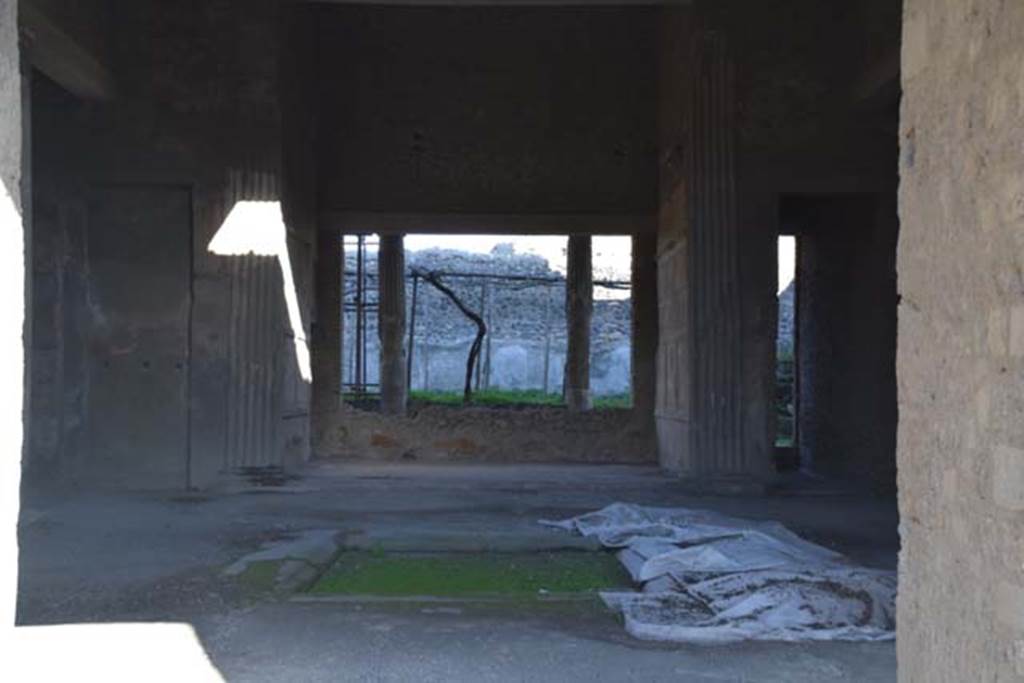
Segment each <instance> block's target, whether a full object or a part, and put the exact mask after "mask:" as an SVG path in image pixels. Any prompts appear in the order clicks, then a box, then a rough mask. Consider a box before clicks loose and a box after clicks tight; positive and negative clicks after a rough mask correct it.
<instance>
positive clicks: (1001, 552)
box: [897, 0, 1024, 682]
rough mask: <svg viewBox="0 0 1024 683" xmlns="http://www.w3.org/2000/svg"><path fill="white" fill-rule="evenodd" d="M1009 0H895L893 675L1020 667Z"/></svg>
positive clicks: (1023, 113)
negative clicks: (899, 89)
mask: <svg viewBox="0 0 1024 683" xmlns="http://www.w3.org/2000/svg"><path fill="white" fill-rule="evenodd" d="M1022 35H1024V3H1021V2H1007V1H1005V0H975V1H972V2H964V1H963V0H907V1H906V6H905V16H904V42H903V55H902V59H903V86H904V99H903V112H902V120H901V125H900V136H901V145H902V154H901V161H900V172H901V176H902V183H901V189H900V217H901V222H902V225H901V233H900V244H899V260H898V272H899V284H900V292H901V295H902V301H901V303H900V309H899V354H898V376H899V396H900V403H899V409H900V425H899V442H898V453H899V492H900V517H901V529H900V532H901V537H902V551H901V556H900V593H899V603H898V609H899V614H898V621H899V638H898V640H897V647H898V650H899V663H900V677H901V680H903V681H908V682H909V681H1011V680H1020V679H1021V678H1024V570H1022V562H1024V559H1022V558H1024V515H1022V513H1024V279H1022V275H1021V274H1022V272H1024V147H1022V144H1024V66H1022V65H1024V41H1022V40H1021V36H1022Z"/></svg>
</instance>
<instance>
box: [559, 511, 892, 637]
mask: <svg viewBox="0 0 1024 683" xmlns="http://www.w3.org/2000/svg"><path fill="white" fill-rule="evenodd" d="M541 524H545V525H547V526H553V527H557V528H560V529H565V530H567V531H575V532H577V533H579V534H581V535H583V536H593V537H595V538H597V540H599V541H600V542H601V544H602V545H604V546H605V547H608V548H617V549H619V550H618V557H619V560H620V561H621V562H622V564H623V565H624V566H625V567H626V569H627V570H628V571H629V573H630V575H631V576H632V577H633V579H634V581H636V582H637V583H638V584H640V585H641V586H642V588H641V592H637V593H602V595H601V597H602V598H603V599H604V601H605V603H606V604H607V605H608V606H609V607H611V608H612V609H615V610H618V611H619V612H621V613H622V615H623V618H624V619H625V622H626V630H628V631H629V633H631V634H632V635H633V636H635V637H637V638H643V639H645V640H667V641H679V642H705V643H722V642H730V641H736V640H789V641H796V640H889V639H892V638H893V637H894V636H895V627H896V623H895V602H896V574H895V572H889V571H880V570H874V569H865V568H862V567H857V566H855V565H853V564H851V563H850V562H849V561H848V560H847V559H846V558H844V557H843V556H842V555H840V554H838V553H834V552H832V551H831V550H828V549H827V548H823V547H821V546H819V545H815V544H814V543H810V542H808V541H805V540H803V539H802V538H800V537H799V536H797V535H796V534H794V533H792V532H791V531H789V530H788V529H786V528H785V527H784V526H782V525H781V524H778V523H776V522H753V521H748V520H740V519H736V518H733V517H727V516H725V515H720V514H717V513H714V512H708V511H703V510H689V509H684V508H648V507H641V506H637V505H626V504H623V503H616V504H614V505H609V506H608V507H606V508H604V509H602V510H599V511H597V512H591V513H588V514H585V515H581V516H579V517H574V518H572V519H567V520H564V521H561V522H551V521H542V522H541Z"/></svg>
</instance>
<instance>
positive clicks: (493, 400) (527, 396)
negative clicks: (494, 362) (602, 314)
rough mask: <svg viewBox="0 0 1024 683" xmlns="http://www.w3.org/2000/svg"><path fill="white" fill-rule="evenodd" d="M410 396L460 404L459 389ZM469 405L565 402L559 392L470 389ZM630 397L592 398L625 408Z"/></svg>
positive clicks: (600, 405) (600, 403)
mask: <svg viewBox="0 0 1024 683" xmlns="http://www.w3.org/2000/svg"><path fill="white" fill-rule="evenodd" d="M410 398H412V400H414V401H422V402H424V403H436V404H439V405H449V406H460V405H462V392H460V391H422V390H420V391H412V392H410ZM472 405H480V406H516V405H529V406H562V405H565V401H564V400H563V399H562V395H561V394H546V393H544V392H543V391H541V390H540V389H528V390H517V389H486V390H483V391H475V392H473V402H472ZM632 405H633V400H632V398H631V397H630V396H629V394H616V395H612V396H598V397H596V398H595V399H594V407H595V408H629V407H631V406H632Z"/></svg>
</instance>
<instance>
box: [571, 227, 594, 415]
mask: <svg viewBox="0 0 1024 683" xmlns="http://www.w3.org/2000/svg"><path fill="white" fill-rule="evenodd" d="M593 312H594V275H593V266H592V261H591V247H590V235H570V236H569V248H568V253H567V264H566V275H565V323H566V327H567V335H568V348H567V349H566V353H565V402H566V405H568V406H569V410H571V411H574V412H582V411H584V410H590V408H591V401H590V320H591V318H592V317H593Z"/></svg>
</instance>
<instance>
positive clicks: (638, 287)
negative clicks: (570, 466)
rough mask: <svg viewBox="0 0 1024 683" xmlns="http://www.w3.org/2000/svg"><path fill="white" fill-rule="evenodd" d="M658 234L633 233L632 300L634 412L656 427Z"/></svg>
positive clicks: (638, 420) (646, 423) (645, 422)
mask: <svg viewBox="0 0 1024 683" xmlns="http://www.w3.org/2000/svg"><path fill="white" fill-rule="evenodd" d="M657 246H658V236H657V235H656V234H655V233H653V232H651V233H643V234H637V235H633V269H632V275H631V279H632V283H631V285H632V286H631V300H632V313H633V344H632V367H631V369H630V370H631V375H632V384H633V413H634V415H635V416H636V418H637V422H638V424H640V423H643V424H644V425H649V426H650V427H651V428H652V429H653V427H654V402H655V391H656V382H657V355H658V262H657Z"/></svg>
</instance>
